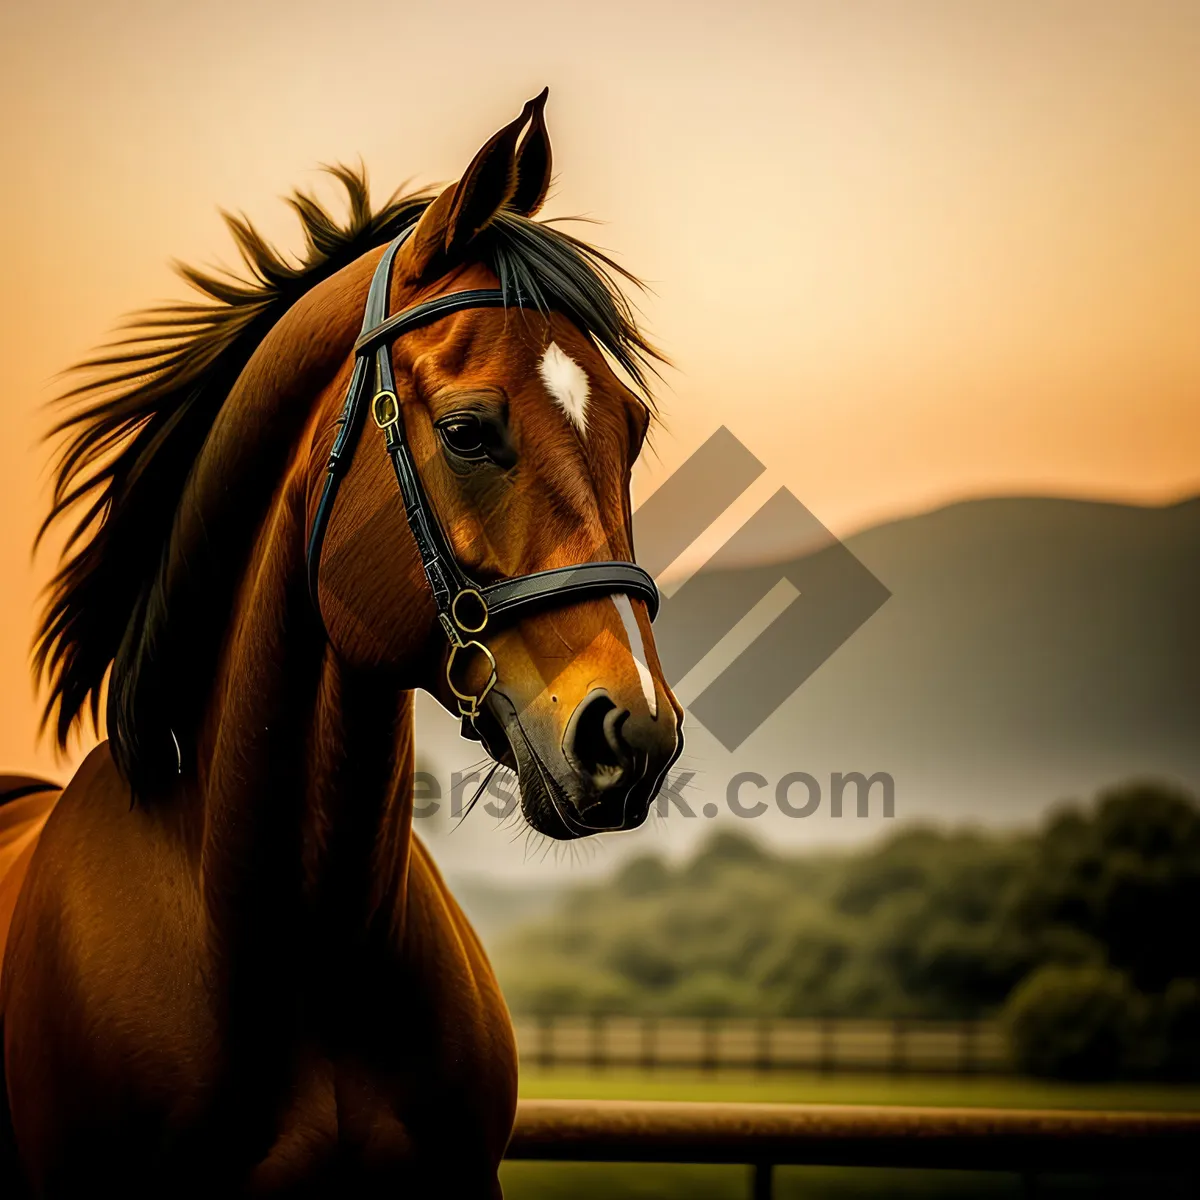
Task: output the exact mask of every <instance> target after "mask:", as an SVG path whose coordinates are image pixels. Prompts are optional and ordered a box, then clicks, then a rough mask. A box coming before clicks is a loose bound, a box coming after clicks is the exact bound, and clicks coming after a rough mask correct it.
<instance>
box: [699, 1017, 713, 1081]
mask: <svg viewBox="0 0 1200 1200" xmlns="http://www.w3.org/2000/svg"><path fill="white" fill-rule="evenodd" d="M701 1037H702V1039H703V1046H702V1049H701V1052H700V1069H701V1070H702V1071H715V1070H716V1069H717V1020H716V1018H715V1017H705V1018H704V1024H703V1026H702V1028H701Z"/></svg>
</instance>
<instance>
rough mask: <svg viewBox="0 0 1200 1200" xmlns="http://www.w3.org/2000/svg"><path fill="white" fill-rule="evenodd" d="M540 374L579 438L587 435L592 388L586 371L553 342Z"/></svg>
mask: <svg viewBox="0 0 1200 1200" xmlns="http://www.w3.org/2000/svg"><path fill="white" fill-rule="evenodd" d="M538 373H539V374H540V375H541V377H542V382H543V383H544V384H545V385H546V390H547V391H548V392H549V393H550V395H551V396H552V397H553V398H554V402H555V404H557V405H558V407H559V408H561V409H562V410H563V412H565V413H566V414H567V419H568V420H569V421H570V422H571V424H572V425H574V426H575V428H576V429H578V430H579V434H580V436H581V437H583V436H585V435H586V434H587V404H588V391H589V385H588V377H587V375H586V374H585V373H584V370H583V368H582V367H581V366H580V365H579V364H578V363H577V362H576V361H575V360H574V359H573V358H571V357H570V356H569V355H566V354H564V353H563V352H562V351H561V350H560V349H559V348H558V346H557V344H556V343H554V342H551V343H550V345H549V346H547V347H546V353H545V354H544V355H543V356H542V361H541V364H540V366H539V367H538Z"/></svg>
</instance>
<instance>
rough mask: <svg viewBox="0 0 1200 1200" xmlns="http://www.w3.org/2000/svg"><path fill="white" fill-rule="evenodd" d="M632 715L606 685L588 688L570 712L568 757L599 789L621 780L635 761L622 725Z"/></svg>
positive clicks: (565, 742) (565, 749)
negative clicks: (620, 706)
mask: <svg viewBox="0 0 1200 1200" xmlns="http://www.w3.org/2000/svg"><path fill="white" fill-rule="evenodd" d="M628 719H629V713H628V711H627V710H625V709H622V708H618V707H617V706H616V705H615V704H614V703H613V700H612V697H611V696H609V694H608V693H607V692H606V691H605V690H604V689H603V688H596V689H594V690H593V691H591V692H589V693H588V694H587V695H586V696H585V697H584V698H583V699H582V700H581V701H580V702H579V707H578V708H576V710H575V711H574V712H573V713H572V714H571V720H570V721H569V722H568V723H567V730H566V733H565V734H564V736H563V752H564V753H565V755H566V757H567V761H568V762H569V763H570V764H571V765H572V766H573V767H574V768H575V770H577V771H578V772H580V774H583V775H587V776H589V777H590V778H591V780H592V783H593V784H594V785H595V786H596V788H597V789H599V790H604V789H606V788H610V787H613V786H614V785H616V784H618V783H620V782H621V780H622V779H624V777H625V773H626V771H627V770H628V769H629V767H630V765H631V762H632V754H631V750H630V747H629V744H628V743H627V742H626V741H625V738H624V737H623V736H622V728H623V726H624V725H625V722H626V721H627V720H628Z"/></svg>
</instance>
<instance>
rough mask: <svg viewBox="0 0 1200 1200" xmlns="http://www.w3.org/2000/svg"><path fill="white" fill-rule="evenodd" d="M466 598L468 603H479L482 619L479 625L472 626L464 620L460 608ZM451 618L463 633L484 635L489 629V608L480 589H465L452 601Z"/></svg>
mask: <svg viewBox="0 0 1200 1200" xmlns="http://www.w3.org/2000/svg"><path fill="white" fill-rule="evenodd" d="M464 597H466V598H467V601H468V603H478V605H479V612H480V619H479V623H478V624H475V625H472V624H469V623H468V621H467V620H465V619H464V618H463V614H462V611H461V608H460V605H461V604H462V601H463V598H464ZM450 616H451V618H452V619H453V621H454V623H455V625H457V626H458V627H459V629H461V630H462V631H463V633H482V632H483V631H484V630H485V629H486V628H487V623H488V606H487V601H486V600H485V599H484V598H483V593H482V592H480V590H479V589H478V588H473V587H465V588H463V589H462V591H460V592H459V593H458V595H457V596H455V597H454V599H453V600H451V601H450Z"/></svg>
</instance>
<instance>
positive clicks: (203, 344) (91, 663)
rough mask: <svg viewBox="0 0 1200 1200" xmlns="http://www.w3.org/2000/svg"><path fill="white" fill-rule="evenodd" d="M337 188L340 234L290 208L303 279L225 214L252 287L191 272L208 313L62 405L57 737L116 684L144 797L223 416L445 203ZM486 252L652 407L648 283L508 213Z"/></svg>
mask: <svg viewBox="0 0 1200 1200" xmlns="http://www.w3.org/2000/svg"><path fill="white" fill-rule="evenodd" d="M330 171H331V173H332V174H333V175H334V176H335V177H336V178H337V179H338V180H339V182H340V183H341V184H342V185H343V186H344V187H345V189H346V193H347V196H348V200H349V213H348V216H347V218H346V219H345V222H344V223H341V222H339V220H338V219H337V218H335V217H334V216H332V215H331V214H330V213H329V212H328V211H326V209H324V208H323V207H322V206H321V205H320V204H319V203H318V202H317V201H316V200H315V199H314V198H313V197H312V196H310V195H304V194H302V193H299V192H296V193H294V194H293V195H292V196H290V197H288V199H287V203H288V204H289V205H290V206H291V207H292V208H293V210H294V211H295V212H296V213H297V215H298V216H299V218H300V222H301V226H302V229H303V233H304V239H305V253H304V256H303V257H302V258H301V259H300V260H299V261H297V262H295V263H290V262H288V261H287V259H285V258H284V256H283V255H282V254H280V252H279V251H278V250H276V249H275V248H274V247H273V246H271V245H270V244H269V243H268V242H266V241H265V240H264V239H263V237H262V236H261V234H259V233H258V231H257V230H256V229H255V228H254V227H253V226H252V225H251V224H250V222H249V221H248V220H247V219H246V218H245V217H239V216H232V215H230V214H227V213H226V214H223V215H224V217H225V221H226V223H227V225H228V226H229V229H230V231H231V232H232V234H233V237H234V240H235V242H236V244H237V247H238V250H239V252H240V254H241V257H242V260H243V263H244V266H245V272H246V273H245V276H244V277H243V276H238V275H234V274H224V275H215V274H207V273H205V272H202V271H199V270H196V269H195V268H192V267H187V266H184V265H181V264H176V269H177V270H178V272H179V273H180V274H181V275H182V276H183V278H184V279H186V280H187V282H188V283H189V284H191V286H192V287H194V288H195V289H196V290H197V291H199V292H200V293H202V295H203V296H204V297H206V299H205V300H204V301H201V302H190V303H188V302H180V303H177V304H171V305H166V306H163V307H159V308H154V309H151V310H148V311H146V312H143V313H141V314H138V315H137V316H135V317H134V318H132V319H131V320H130V321H129V322H127V323H126V325H125V326H124V328H125V329H126V330H128V331H129V332H128V335H127V336H125V337H122V338H119V339H117V340H116V341H114V342H112V343H110V344H109V345H108V346H106V347H105V348H104V349H103V351H102V352H101V353H99V354H98V355H96V356H95V357H92V358H89V359H87V360H85V361H84V362H82V363H80V364H78V365H77V366H76V367H75V368H73V371H74V372H75V373H78V374H81V375H82V376H83V379H82V381H81V382H80V383H79V384H78V385H77V386H75V387H73V388H72V389H71V390H70V391H68V392H66V393H65V394H64V395H63V396H61V397H59V399H58V400H57V401H55V403H56V404H63V403H66V404H67V405H68V406H69V411H68V412H67V414H66V415H65V416H63V417H62V418H61V419H59V420H58V421H57V422H56V423H55V424H54V426H53V428H52V429H51V430H50V433H49V434H48V437H51V438H54V437H62V438H63V445H62V449H61V451H60V454H59V457H58V461H57V463H56V470H55V482H54V493H53V499H52V502H51V508H50V512H49V515H48V516H47V517H46V520H45V521H44V522H43V524H42V526H41V529H40V530H39V533H38V540H39V541H40V540H41V538H42V537H43V535H44V534H45V533H46V531H47V530H48V529H49V528H50V527H51V526H52V525H55V524H56V523H58V522H60V521H62V520H65V519H68V518H73V519H74V523H73V525H72V527H71V528H70V530H69V533H68V537H67V540H66V545H65V547H64V549H63V552H62V558H61V560H60V565H59V569H58V571H57V573H56V574H55V576H54V578H53V580H52V581H51V583H50V585H49V587H48V589H47V601H46V606H45V611H44V613H43V616H42V620H41V624H40V626H39V629H38V633H37V637H36V640H35V644H34V669H35V671H36V673H37V674H38V676H39V678H42V679H44V680H46V681H47V682H48V685H49V696H48V699H47V703H46V707H45V711H44V714H43V718H42V724H43V728H45V727H47V726H49V725H51V724H52V725H53V726H54V729H55V734H56V738H57V741H58V744H59V745H60V746H65V744H66V742H67V739H68V737H69V734H70V732H71V730H72V728H74V727H75V726H76V724H77V723H80V722H82V720H83V718H84V714H85V712H86V713H87V714H88V715H90V718H91V723H92V726H93V728H95V729H96V731H97V732H99V729H100V700H101V693H102V690H103V687H104V683H105V679H106V677H107V679H108V702H107V721H106V724H107V731H108V735H109V738H110V739H111V743H112V750H113V755H114V758H115V760H116V762H117V763H118V765H119V766H120V767H121V769H122V771H123V773H124V774H125V776H126V777H127V779H129V780H130V781H131V782H134V781H135V779H138V777H140V780H139V782H142V783H145V782H146V780H145V775H146V772H145V770H143V769H142V768H143V767H144V766H145V765H146V764H144V763H141V762H139V758H140V751H139V746H144V745H145V741H146V738H145V736H144V734H145V731H146V728H147V727H155V726H157V725H158V724H160V722H161V718H157V719H156V717H155V715H154V714H155V712H156V711H157V710H160V709H161V708H162V706H163V702H164V701H165V700H166V697H165V696H164V695H163V694H162V690H163V688H164V687H166V686H168V685H167V684H165V683H164V682H163V675H164V673H163V672H150V673H146V675H145V682H143V673H142V672H140V671H139V670H138V668H137V664H139V663H142V662H144V661H145V660H147V659H148V658H153V657H154V656H155V653H156V649H157V648H158V647H159V646H160V645H161V644H162V643H163V642H165V640H166V623H167V621H168V616H169V614H168V612H167V609H166V606H165V604H164V603H163V602H162V595H161V586H160V580H161V578H162V575H163V572H164V567H165V564H166V563H167V562H169V560H170V557H171V552H172V531H173V526H174V522H175V516H176V512H177V510H178V509H179V506H180V502H181V497H182V494H183V491H184V486H185V483H186V481H187V479H188V475H189V472H190V471H191V470H192V468H193V466H194V465H195V463H196V461H197V459H198V457H199V456H200V453H201V450H202V447H203V445H204V442H205V439H206V438H207V437H208V434H209V432H210V430H211V429H212V426H213V423H214V421H215V420H216V417H217V414H218V413H219V412H220V410H221V407H222V405H223V404H224V402H225V399H226V397H227V396H228V394H229V391H230V389H231V388H232V387H233V384H234V382H235V381H236V380H237V378H238V376H239V374H240V373H241V372H242V370H243V368H244V367H245V366H246V363H247V362H248V361H249V359H250V357H251V355H252V354H253V353H254V351H255V349H256V348H257V346H258V345H259V343H260V342H261V341H262V340H263V338H264V337H265V336H266V335H267V333H268V332H269V331H270V330H271V329H272V327H273V326H274V325H275V324H276V323H277V322H278V321H279V320H280V318H281V317H282V316H283V315H284V313H285V312H287V310H288V309H289V308H290V307H291V306H292V305H293V304H295V303H296V301H297V300H299V299H300V298H301V297H302V296H303V295H304V294H305V293H306V292H308V291H309V290H310V289H312V288H313V287H315V286H316V285H317V284H319V283H320V282H321V281H322V280H324V279H326V278H328V277H329V276H331V275H333V274H334V273H335V272H337V271H339V270H341V269H342V268H343V267H345V266H347V265H349V264H350V263H352V262H354V261H355V260H356V259H358V258H359V257H361V256H362V255H363V254H365V253H366V252H367V251H368V250H370V249H372V248H373V247H376V246H379V245H382V244H383V243H385V242H388V241H390V240H391V239H392V238H394V237H395V236H396V235H397V234H398V233H400V232H401V231H402V230H404V229H405V228H407V227H409V226H410V225H412V224H414V223H415V222H416V221H417V220H418V219H419V217H420V216H421V214H422V213H423V212H424V211H425V208H426V207H427V206H428V205H429V203H430V201H431V200H432V198H433V197H432V194H431V193H429V192H420V193H409V194H396V195H394V196H393V197H392V198H391V199H389V200H388V201H387V202H386V203H385V204H384V205H383V206H382V208H380V209H379V210H378V211H376V212H372V211H371V205H370V197H369V191H368V187H367V181H366V173H365V170H363V169H361V168H360V169H358V170H354V169H351V168H348V167H344V166H337V167H332V168H330ZM478 242H479V250H478V254H477V257H478V258H479V259H480V261H482V262H484V263H486V264H487V265H489V266H490V267H491V268H492V270H493V271H494V272H495V274H496V275H497V277H498V278H499V280H500V284H501V287H502V288H503V289H504V290H505V292H506V293H507V294H508V295H510V296H512V297H513V298H514V300H515V299H517V298H520V299H522V300H524V301H525V302H526V303H529V302H532V303H533V304H535V305H537V306H538V307H541V308H544V309H555V310H557V311H559V312H562V313H563V314H564V315H566V316H568V317H570V318H571V319H572V320H573V321H574V322H575V323H576V324H577V325H578V326H579V328H580V329H581V330H583V331H585V332H586V333H587V334H589V335H590V336H591V337H592V339H593V340H594V342H595V343H596V344H597V346H598V347H599V348H600V349H601V350H603V351H605V352H606V353H607V354H608V355H609V356H610V357H611V359H612V360H613V361H614V362H615V363H616V364H617V365H618V366H619V367H621V368H622V369H623V370H624V371H625V373H626V374H627V375H628V376H629V378H630V380H631V381H632V383H633V385H634V386H635V387H636V388H637V390H638V391H639V392H640V393H641V394H642V395H643V397H644V398H645V399H646V400H647V402H648V403H649V400H650V398H649V392H648V388H647V379H646V371H647V369H651V370H652V369H653V364H654V361H655V360H659V361H661V355H659V354H658V352H657V351H656V350H655V349H654V348H653V347H652V346H651V345H650V344H649V343H648V342H647V341H646V340H645V339H644V337H643V335H642V334H641V333H640V332H639V330H638V328H637V324H636V321H635V319H634V315H633V312H632V309H631V307H630V305H629V302H628V301H627V300H626V298H625V297H624V295H623V294H622V292H621V290H620V287H619V283H618V278H617V277H618V276H619V277H621V278H623V279H625V280H627V281H629V282H632V283H634V284H637V283H638V281H637V280H636V279H635V278H634V277H633V276H631V275H629V274H628V273H627V272H626V271H624V270H623V269H622V268H620V267H619V266H617V265H616V264H615V263H613V262H612V261H611V260H610V259H609V258H607V257H606V256H605V255H603V254H602V253H601V252H599V251H598V250H596V249H595V248H593V247H591V246H589V245H587V244H586V243H584V242H582V241H580V240H578V239H576V238H573V237H571V236H570V235H568V234H565V233H563V232H561V231H560V230H558V229H556V228H554V227H553V226H552V225H550V224H548V223H543V222H536V221H532V220H529V219H528V218H526V217H522V216H519V215H518V214H516V213H512V212H508V211H507V210H506V211H502V212H501V213H500V214H498V216H497V217H496V219H495V221H494V222H493V224H492V225H491V226H489V228H488V229H487V230H486V231H485V233H484V234H483V235H481V237H480V238H479V239H478ZM156 588H157V589H159V590H158V593H157V594H156ZM167 674H168V675H169V673H167ZM180 686H187V682H186V681H182V682H181V684H180ZM155 733H156V740H157V734H158V730H157V729H156V730H155ZM140 735H141V736H140ZM172 761H173V759H172Z"/></svg>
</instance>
